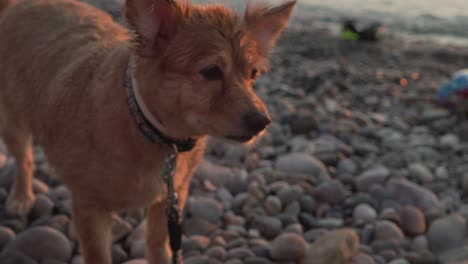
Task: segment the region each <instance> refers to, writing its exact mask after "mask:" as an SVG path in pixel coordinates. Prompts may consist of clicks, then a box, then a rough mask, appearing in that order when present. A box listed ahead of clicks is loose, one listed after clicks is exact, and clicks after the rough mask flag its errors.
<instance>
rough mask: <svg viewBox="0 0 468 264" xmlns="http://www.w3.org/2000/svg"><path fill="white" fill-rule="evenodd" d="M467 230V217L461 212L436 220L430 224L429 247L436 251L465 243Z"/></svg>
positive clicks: (428, 233)
mask: <svg viewBox="0 0 468 264" xmlns="http://www.w3.org/2000/svg"><path fill="white" fill-rule="evenodd" d="M465 232H466V219H465V218H463V217H462V216H460V215H459V214H451V215H448V216H444V217H442V218H439V219H436V220H434V221H433V222H432V223H431V225H430V226H429V230H428V232H427V240H428V242H429V248H430V249H431V250H432V251H433V252H436V253H440V252H443V251H445V250H449V249H453V248H457V247H459V246H462V245H463V240H464V237H465Z"/></svg>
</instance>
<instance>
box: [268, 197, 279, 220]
mask: <svg viewBox="0 0 468 264" xmlns="http://www.w3.org/2000/svg"><path fill="white" fill-rule="evenodd" d="M281 209H282V203H281V200H280V199H279V198H278V197H276V196H272V195H271V196H268V197H267V198H266V200H265V211H266V212H267V213H268V214H269V215H272V216H274V215H277V214H279V213H281Z"/></svg>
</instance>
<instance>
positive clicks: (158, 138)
mask: <svg viewBox="0 0 468 264" xmlns="http://www.w3.org/2000/svg"><path fill="white" fill-rule="evenodd" d="M134 73H135V59H134V57H133V56H132V57H130V60H129V63H128V66H127V70H126V73H125V80H124V86H125V89H126V90H127V102H128V107H129V109H130V114H131V115H132V117H133V119H134V120H135V123H136V125H137V126H138V129H139V130H140V132H141V133H142V134H143V136H145V138H146V139H147V140H148V141H150V142H151V143H153V144H165V145H169V146H175V147H176V148H177V152H186V151H190V150H192V149H193V147H195V144H196V139H193V138H188V139H184V140H179V139H173V138H170V137H169V136H167V135H165V134H164V133H163V132H162V131H161V130H162V129H158V127H159V128H162V126H161V125H160V124H159V122H158V121H157V120H156V119H155V118H154V117H153V116H152V115H151V113H150V112H149V111H148V110H147V108H146V105H145V104H144V102H143V100H142V98H141V97H140V94H139V93H138V87H137V83H136V79H135V78H134Z"/></svg>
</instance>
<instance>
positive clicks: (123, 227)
mask: <svg viewBox="0 0 468 264" xmlns="http://www.w3.org/2000/svg"><path fill="white" fill-rule="evenodd" d="M112 218H113V221H112V235H113V236H112V241H113V242H116V241H119V240H120V239H122V238H124V237H125V236H127V235H128V234H130V232H131V231H132V226H131V225H130V224H129V223H128V222H126V221H125V220H124V219H122V218H121V217H120V216H118V215H114V216H113V217H112Z"/></svg>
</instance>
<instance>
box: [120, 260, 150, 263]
mask: <svg viewBox="0 0 468 264" xmlns="http://www.w3.org/2000/svg"><path fill="white" fill-rule="evenodd" d="M122 264H148V261H146V260H145V259H132V260H129V261H126V262H124V263H122Z"/></svg>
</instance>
